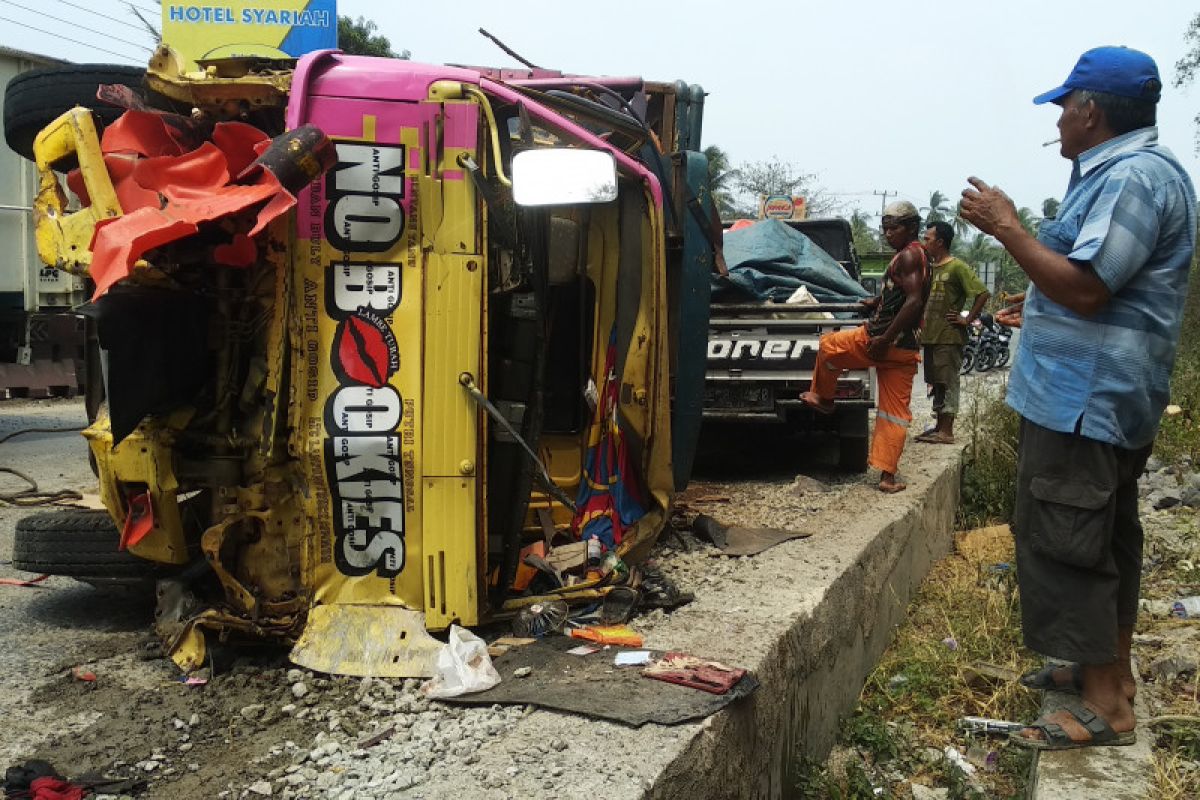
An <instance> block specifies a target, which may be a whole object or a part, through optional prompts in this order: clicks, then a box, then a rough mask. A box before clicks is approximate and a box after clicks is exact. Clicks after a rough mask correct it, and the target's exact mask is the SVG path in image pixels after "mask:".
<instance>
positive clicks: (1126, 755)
mask: <svg viewBox="0 0 1200 800" xmlns="http://www.w3.org/2000/svg"><path fill="white" fill-rule="evenodd" d="M1135 674H1136V672H1135ZM1140 683H1141V682H1140V681H1139V684H1140ZM1078 700H1079V698H1078V696H1077V695H1063V694H1061V693H1059V692H1046V697H1045V699H1044V700H1043V701H1042V713H1045V712H1047V711H1050V710H1052V709H1054V708H1058V707H1059V706H1061V705H1062V703H1063V702H1064V701H1067V702H1070V701H1075V702H1078ZM1134 711H1135V712H1136V714H1137V718H1138V727H1137V735H1138V740H1137V744H1133V745H1130V746H1129V747H1086V748H1083V749H1080V750H1060V751H1058V752H1050V753H1043V752H1039V753H1038V754H1037V756H1036V758H1035V759H1034V763H1033V767H1032V780H1031V781H1030V784H1029V790H1028V792H1027V795H1026V796H1027V797H1029V798H1030V800H1074V798H1079V799H1080V800H1093V799H1094V798H1099V797H1103V798H1104V800H1143V798H1146V797H1149V796H1150V782H1151V779H1152V777H1153V775H1154V756H1153V753H1152V752H1151V743H1152V742H1153V741H1154V739H1153V734H1152V733H1151V731H1150V729H1149V728H1148V727H1146V725H1145V721H1146V720H1147V719H1149V718H1150V717H1149V710H1148V709H1147V708H1146V702H1145V692H1142V691H1141V690H1140V686H1139V691H1138V695H1137V699H1136V700H1135V701H1134Z"/></svg>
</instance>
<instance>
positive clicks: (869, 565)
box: [645, 443, 961, 800]
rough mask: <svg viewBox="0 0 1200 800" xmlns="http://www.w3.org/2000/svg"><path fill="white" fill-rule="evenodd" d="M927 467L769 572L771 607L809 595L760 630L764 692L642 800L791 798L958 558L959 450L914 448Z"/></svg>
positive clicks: (796, 548)
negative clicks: (953, 556) (929, 587)
mask: <svg viewBox="0 0 1200 800" xmlns="http://www.w3.org/2000/svg"><path fill="white" fill-rule="evenodd" d="M918 459H919V460H920V461H921V464H920V466H919V467H916V468H913V469H912V470H906V473H905V477H906V478H907V479H908V481H909V490H908V491H906V492H904V493H903V494H901V495H896V496H893V497H883V496H880V495H878V494H877V493H876V492H875V491H874V489H873V488H870V489H866V491H865V492H864V494H865V495H866V496H862V495H860V496H859V497H858V499H859V500H861V501H862V505H861V509H860V511H861V516H859V518H858V520H857V524H855V525H853V526H852V527H851V529H848V530H840V531H833V530H826V531H823V532H822V533H821V534H819V535H818V536H815V537H813V539H811V540H808V541H807V542H804V543H794V545H793V546H790V547H788V549H787V550H784V549H783V548H777V550H779V551H781V552H778V553H775V555H774V556H773V557H772V560H773V561H774V562H775V563H773V564H769V565H764V567H767V566H770V567H777V568H778V570H779V573H780V574H779V575H778V582H777V581H776V580H768V581H767V582H765V583H764V584H763V585H762V586H760V587H759V589H760V591H761V592H762V593H763V596H762V598H761V599H762V600H763V601H766V600H767V596H766V595H767V593H768V592H769V593H771V594H772V595H773V597H772V598H771V600H770V602H771V603H772V604H773V605H775V606H776V607H779V608H787V602H786V600H782V599H781V598H780V597H779V595H780V594H786V593H787V592H786V588H787V587H785V585H784V584H785V583H787V582H789V581H788V577H786V576H790V583H791V584H792V586H791V587H790V588H802V590H803V591H802V596H801V597H800V598H798V599H799V602H798V603H796V604H795V605H793V606H792V607H791V610H792V614H791V615H790V616H781V617H779V618H777V619H775V620H774V621H773V622H772V623H771V624H770V625H768V626H764V627H763V628H761V629H759V630H757V631H756V632H755V634H756V637H755V638H759V639H760V640H761V641H764V642H766V643H767V644H768V646H767V647H766V651H765V652H764V653H763V656H762V657H761V658H760V659H759V660H758V661H757V662H751V665H752V667H753V669H754V671H755V674H756V675H757V676H758V679H759V680H760V681H761V683H762V686H761V688H760V689H759V691H758V692H757V693H756V694H755V695H754V696H753V697H752V698H751V699H750V700H749V701H748V702H745V703H743V704H741V705H739V706H734V707H733V708H732V709H731V710H730V711H728V712H727V713H722V714H720V715H718V716H716V717H713V718H711V719H709V720H708V721H707V723H706V724H704V725H702V726H700V728H701V730H699V731H698V732H697V735H695V736H693V737H691V739H690V741H688V742H686V743H685V744H684V746H683V747H682V748H680V751H679V753H678V755H677V756H676V757H675V758H674V759H672V761H671V762H670V763H669V764H668V765H667V766H666V767H665V769H663V771H662V773H661V774H660V775H659V776H658V777H657V779H656V780H654V782H653V784H652V786H651V787H650V788H649V790H648V791H647V792H646V794H645V797H647V798H654V799H655V800H658V799H659V798H662V800H667V799H668V798H682V797H696V798H699V797H703V798H713V800H716V799H717V798H780V797H788V796H791V795H792V794H793V793H794V790H795V789H794V787H795V782H796V777H797V774H798V768H799V767H800V762H801V757H802V756H803V757H807V758H810V759H814V760H817V761H820V760H823V759H824V758H825V757H826V756H827V755H828V753H829V751H830V749H831V748H832V746H833V744H834V742H835V741H836V739H837V733H838V723H839V720H840V719H841V718H842V717H843V716H844V715H845V714H846V713H847V712H849V711H850V710H851V709H852V708H853V707H854V705H855V703H856V702H857V699H858V695H859V692H860V690H861V687H862V685H863V682H864V681H865V679H866V676H867V675H868V674H869V673H870V671H871V670H872V669H873V668H874V666H875V664H876V662H877V661H878V659H879V656H880V655H881V654H882V653H883V651H884V649H885V648H886V647H887V645H888V644H889V643H890V642H891V640H892V637H893V634H894V631H895V628H896V627H897V626H898V625H899V624H900V622H901V621H902V620H903V617H904V611H905V609H906V607H907V606H908V603H909V601H910V599H911V598H912V596H913V594H914V593H915V590H916V588H917V587H918V586H919V584H920V583H921V581H922V580H923V579H924V577H925V575H926V574H927V573H928V571H929V569H930V567H931V566H932V565H933V563H934V562H935V561H936V560H937V559H939V558H941V557H942V556H944V555H946V554H947V553H948V552H949V551H950V549H951V545H952V536H953V528H954V514H955V510H956V509H957V506H958V498H959V479H960V459H961V448H959V447H946V446H922V445H920V444H915V443H910V444H909V447H908V448H907V450H906V453H905V462H906V464H907V463H911V462H914V461H917V460H918ZM868 492H869V494H868ZM814 522H816V523H817V525H818V526H819V524H820V517H818V518H817V519H816V520H814ZM810 524H811V523H810ZM818 529H819V527H818ZM772 552H774V551H772ZM765 555H770V554H765ZM731 660H733V661H735V662H740V663H743V664H745V663H747V661H746V659H745V658H742V659H737V658H733V659H731Z"/></svg>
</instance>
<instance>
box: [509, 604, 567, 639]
mask: <svg viewBox="0 0 1200 800" xmlns="http://www.w3.org/2000/svg"><path fill="white" fill-rule="evenodd" d="M569 613H570V609H568V608H567V604H566V603H564V602H563V601H562V600H546V601H544V602H541V603H534V604H533V605H531V606H529V607H528V608H522V609H521V610H520V611H519V612H518V613H517V616H516V618H515V619H513V624H512V630H513V635H514V636H518V637H521V638H530V637H534V638H540V637H542V636H545V635H547V634H550V633H557V632H558V631H561V630H562V627H563V625H564V624H566V621H567V615H568V614H569Z"/></svg>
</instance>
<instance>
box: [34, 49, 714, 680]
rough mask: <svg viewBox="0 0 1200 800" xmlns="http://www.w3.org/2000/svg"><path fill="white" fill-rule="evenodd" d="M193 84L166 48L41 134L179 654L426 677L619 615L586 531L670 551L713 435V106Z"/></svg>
mask: <svg viewBox="0 0 1200 800" xmlns="http://www.w3.org/2000/svg"><path fill="white" fill-rule="evenodd" d="M181 65H182V61H181V59H179V58H178V57H177V56H176V55H175V54H174V53H173V52H172V51H171V49H170V48H169V47H167V46H162V47H160V49H159V51H158V52H157V53H156V54H155V56H154V58H153V59H152V61H151V64H150V67H149V70H148V71H147V75H146V87H145V88H146V89H149V90H150V92H149V93H136V92H135V94H136V98H134V99H129V98H130V96H129V94H128V93H127V92H117V93H116V96H117V97H118V98H121V97H124V98H126V100H127V102H128V106H127V107H128V108H129V110H128V111H127V112H126V113H125V115H124V116H122V117H121V118H120V119H119V120H117V121H116V122H114V123H113V124H112V125H110V126H108V127H107V128H106V129H103V130H99V129H97V126H96V122H95V119H94V118H93V115H92V114H91V113H90V112H89V111H88V110H87V109H84V108H76V109H73V110H68V111H66V112H65V113H63V114H62V116H60V117H58V118H56V119H55V120H54V122H52V123H51V124H49V125H48V126H46V128H45V129H44V130H43V131H41V132H40V133H39V134H38V136H37V140H36V142H35V144H34V151H35V157H36V162H37V166H38V169H39V175H40V179H41V192H40V194H39V197H38V201H37V226H38V242H39V248H40V250H41V253H42V257H43V260H45V261H46V262H47V263H48V264H50V265H52V266H54V267H56V268H58V269H62V270H66V271H69V272H72V273H75V274H78V275H80V276H82V277H85V278H87V279H88V280H89V281H90V282H91V284H92V285H93V286H94V287H95V288H96V292H95V295H94V298H93V301H92V302H91V303H90V304H89V308H88V309H87V313H89V314H90V315H91V317H92V318H93V319H94V320H95V323H96V327H97V329H98V337H99V347H100V349H101V351H102V354H103V358H102V359H101V360H102V363H103V365H104V369H103V371H100V370H97V371H95V372H94V373H93V374H89V376H88V377H89V380H90V381H93V382H97V383H98V384H100V390H101V394H102V396H103V398H104V401H103V403H102V404H100V405H99V407H98V410H97V413H96V415H95V419H94V421H93V423H92V425H91V426H90V427H89V428H88V430H87V431H86V432H85V434H84V435H85V437H86V439H87V441H88V444H89V447H90V451H91V456H92V458H93V459H94V460H95V463H96V465H97V471H98V477H99V484H100V494H101V498H102V500H103V502H104V504H105V506H106V508H107V512H108V514H109V516H110V518H111V520H112V526H113V530H114V537H113V541H112V546H113V547H114V548H120V549H121V550H123V551H127V552H128V553H130V554H131V557H134V558H137V559H141V560H143V561H145V562H148V563H152V564H154V565H156V567H158V568H160V572H159V573H158V574H159V575H161V576H163V577H162V579H161V580H159V583H158V594H159V609H158V613H157V614H156V621H157V622H156V627H157V629H158V632H159V634H160V635H161V636H162V638H163V639H164V643H165V648H166V651H167V652H168V653H169V654H170V656H171V657H172V658H173V659H174V660H175V661H176V663H177V664H179V665H180V666H181V667H182V668H183V669H185V670H190V669H194V668H197V667H199V666H201V665H202V664H203V663H204V661H205V658H206V652H207V651H208V647H209V645H210V643H211V642H212V641H215V640H221V641H226V640H229V639H231V638H233V639H237V638H250V639H268V640H274V641H277V642H281V643H285V644H289V645H291V646H292V659H293V660H294V661H295V662H296V663H298V664H301V665H304V666H308V667H311V668H313V669H317V670H320V671H324V672H330V673H338V674H354V675H383V676H413V675H426V674H429V673H430V670H431V666H432V658H433V654H434V653H435V652H436V650H437V647H438V644H437V642H436V641H435V640H433V639H432V638H430V636H429V634H428V632H429V631H439V630H443V629H445V628H447V627H448V626H450V625H451V624H459V625H475V624H478V623H482V622H485V621H488V620H495V619H503V618H505V617H506V616H511V615H513V614H515V613H516V612H517V611H518V610H520V609H521V608H523V607H525V606H528V605H530V604H531V603H535V602H537V601H538V600H539V599H545V598H554V599H561V600H564V601H567V602H595V601H597V600H598V599H602V598H603V597H604V595H605V594H606V593H607V591H608V590H609V589H611V588H612V585H613V581H614V579H613V577H612V576H611V575H605V574H600V573H598V572H596V571H595V570H592V569H589V565H588V564H587V563H586V562H585V561H584V560H583V559H581V558H577V557H576V555H575V554H576V553H579V552H581V551H580V549H579V545H582V544H584V543H585V542H586V541H587V540H589V539H596V540H597V541H598V542H599V543H600V546H601V548H602V549H605V550H609V551H611V552H612V553H614V554H615V555H616V556H617V557H619V558H621V559H624V560H625V562H626V563H628V564H636V563H637V562H638V560H640V559H642V558H644V557H645V555H646V554H647V553H648V552H649V550H650V548H651V547H652V546H653V544H654V541H655V539H656V537H657V535H658V534H659V532H660V531H661V530H662V528H663V526H664V525H665V524H666V521H667V519H668V517H669V515H670V511H671V507H672V502H673V497H674V494H675V492H676V491H677V490H678V489H680V488H682V487H683V486H684V485H686V481H687V476H688V473H689V472H690V465H691V458H692V451H693V449H694V446H695V441H696V437H697V435H698V431H699V424H700V413H701V411H700V406H699V400H698V398H699V397H700V395H701V392H702V382H703V379H704V366H703V364H704V346H705V335H704V332H705V331H706V330H707V322H708V280H709V274H710V272H711V269H712V262H713V247H712V244H711V243H712V242H713V241H714V237H713V235H712V233H711V232H710V231H707V230H705V229H704V227H703V224H702V223H703V221H704V220H705V219H707V218H708V217H709V216H710V215H711V209H712V197H711V194H710V192H709V190H708V185H707V169H706V162H705V160H704V157H703V155H702V154H701V153H700V152H699V151H700V131H701V125H702V111H703V98H704V93H703V91H702V90H701V89H699V87H694V86H690V85H688V84H684V83H682V82H677V83H654V82H650V81H644V80H642V79H641V78H615V79H614V78H593V77H587V78H583V77H578V76H569V75H563V74H562V73H558V72H552V71H547V70H537V71H512V70H504V71H500V70H490V69H482V68H462V67H448V66H441V65H430V64H418V63H414V62H410V61H403V60H395V59H376V58H364V57H355V56H347V55H344V54H341V53H338V52H332V51H324V52H318V53H313V54H310V55H308V56H305V57H303V58H301V59H300V60H299V62H297V63H293V62H280V63H274V62H270V63H268V62H264V61H262V60H261V59H258V60H246V59H242V60H237V59H231V60H220V61H217V62H214V63H212V64H206V65H204V67H205V68H204V70H202V71H201V72H187V71H186V69H185V67H183V66H181ZM101 91H102V92H103V91H104V90H103V89H102V90H101ZM147 97H151V98H154V99H155V101H156V102H158V103H160V104H161V105H160V106H157V107H156V106H153V105H148V104H147V102H146V99H147ZM180 111H184V112H186V113H184V114H180V113H178V112H180ZM248 143H252V146H251V144H248ZM256 156H257V157H256ZM217 161H219V162H220V167H219V168H214V167H212V164H213V163H215V162H217ZM71 167H75V169H74V170H72V171H71V174H70V175H69V176H68V177H67V179H66V181H65V184H66V185H67V186H70V187H72V188H73V189H76V190H78V191H77V193H78V194H82V195H83V198H84V202H83V204H82V207H81V208H80V209H79V210H78V211H71V210H69V206H68V204H67V194H66V192H65V191H64V186H63V184H64V181H63V180H62V175H61V174H60V170H68V169H70V168H71ZM267 173H270V174H269V175H268V174H267ZM214 175H215V176H216V178H214V177H213V176H214ZM154 176H158V179H161V182H160V183H153V177H154ZM197 176H203V180H204V181H208V183H204V185H203V190H202V191H201V187H200V186H199V184H197V181H200V178H199V177H197ZM276 184H277V185H276ZM147 191H150V192H153V193H155V194H153V195H151V199H153V198H156V197H162V198H167V200H164V201H163V203H162V207H159V205H160V204H159V203H158V201H157V200H154V202H150V201H149V200H147V199H146V198H147V194H146V192H147ZM247 197H251V198H253V199H254V202H252V203H249V204H246V203H245V202H243V201H244V200H245V198H247ZM139 203H141V204H140V205H139ZM690 207H695V208H696V209H697V210H698V213H689V211H688V209H689V208H690ZM272 213H273V214H274V215H273V216H272ZM185 223H186V224H185ZM189 225H190V227H189ZM114 254H116V255H114ZM43 527H45V526H43ZM31 530H32V529H31ZM27 533H29V531H27ZM20 534H21V531H18V535H19V536H20ZM31 535H32V534H31ZM18 544H19V543H18ZM531 549H532V550H534V551H536V553H539V554H541V555H542V556H545V559H544V560H545V561H550V560H552V559H551V556H554V557H555V559H553V560H554V563H555V564H556V565H557V567H556V569H555V570H553V574H554V575H553V576H554V578H555V579H556V580H555V581H554V582H553V583H550V584H548V583H546V581H545V580H542V581H541V582H533V583H531V582H530V581H529V580H528V571H527V570H526V569H525V564H526V560H527V556H528V554H529V553H530V552H531ZM545 577H546V576H544V575H543V578H545Z"/></svg>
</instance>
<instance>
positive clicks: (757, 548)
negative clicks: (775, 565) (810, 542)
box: [719, 525, 812, 556]
mask: <svg viewBox="0 0 1200 800" xmlns="http://www.w3.org/2000/svg"><path fill="white" fill-rule="evenodd" d="M809 536H812V533H811V532H805V531H787V530H783V529H782V528H741V527H738V526H736V525H735V526H733V527H731V528H728V529H727V530H726V531H725V546H724V547H722V548H721V552H720V553H719V555H723V556H753V555H758V554H759V553H761V552H762V551H764V550H768V549H770V548H772V547H774V546H775V545H777V544H783V543H784V542H786V541H788V540H790V539H807V538H808V537H809Z"/></svg>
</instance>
